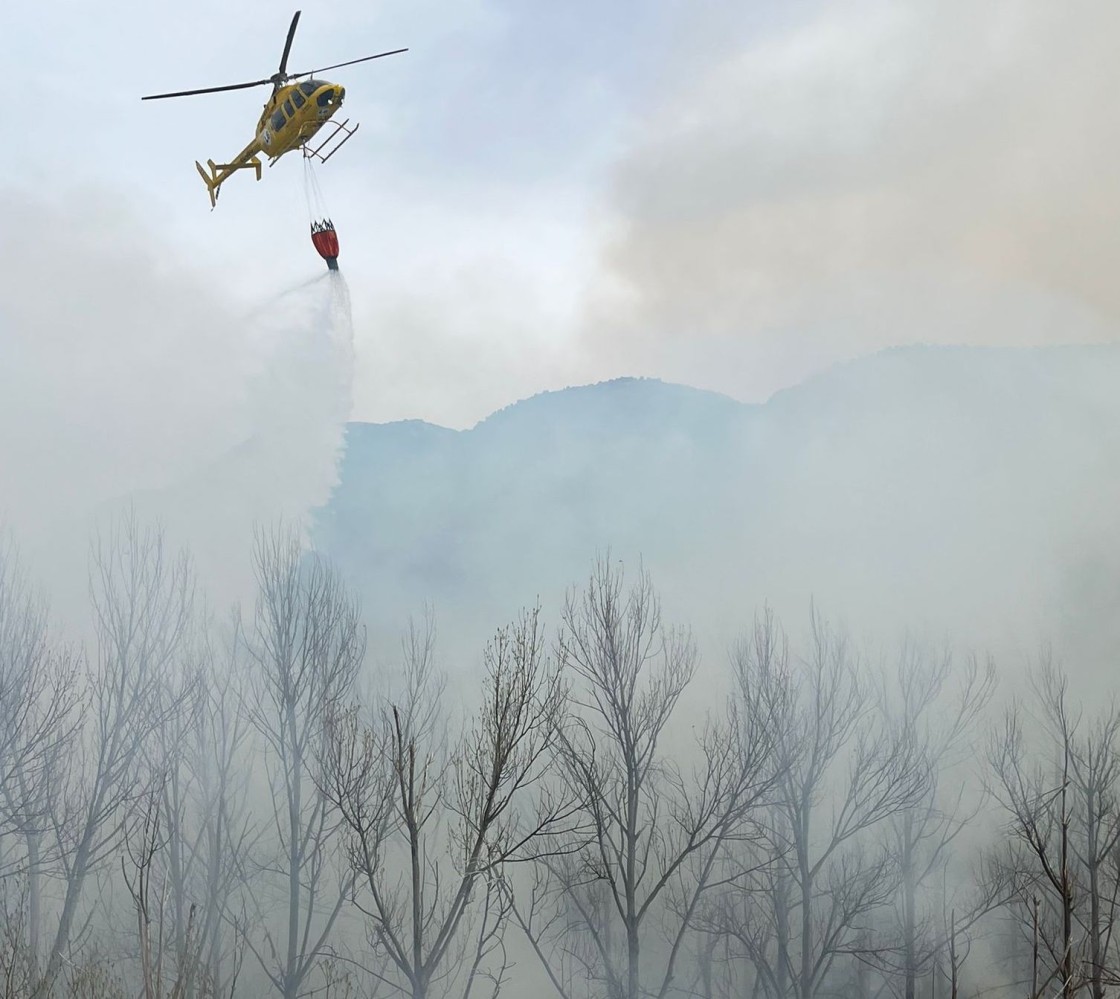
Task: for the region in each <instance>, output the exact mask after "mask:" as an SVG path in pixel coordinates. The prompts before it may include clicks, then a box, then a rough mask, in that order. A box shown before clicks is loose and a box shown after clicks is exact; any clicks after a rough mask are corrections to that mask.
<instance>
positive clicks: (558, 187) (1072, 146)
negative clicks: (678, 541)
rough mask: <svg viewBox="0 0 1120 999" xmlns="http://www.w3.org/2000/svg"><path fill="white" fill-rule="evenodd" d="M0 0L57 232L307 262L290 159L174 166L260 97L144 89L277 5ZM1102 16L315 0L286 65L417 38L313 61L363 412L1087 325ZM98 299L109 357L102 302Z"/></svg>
mask: <svg viewBox="0 0 1120 999" xmlns="http://www.w3.org/2000/svg"><path fill="white" fill-rule="evenodd" d="M740 8H743V9H740ZM0 16H2V17H3V20H4V22H6V23H4V25H3V27H4V30H3V31H2V32H0V55H2V56H3V58H4V64H5V66H6V67H7V71H8V74H9V78H10V79H12V80H16V81H19V82H18V87H19V89H20V90H21V91H22V92H23V93H26V94H33V95H34V98H33V100H34V113H33V114H31V115H28V116H26V117H24V118H22V119H21V121H20V123H19V128H18V136H17V137H15V138H14V140H13V145H12V146H11V147H10V152H11V154H12V155H10V156H9V158H8V164H7V166H6V169H5V179H4V180H3V181H2V182H0V183H2V184H3V187H4V189H5V192H6V200H7V202H8V203H9V204H11V203H12V202H13V201H14V202H19V203H23V204H25V205H28V206H32V207H33V208H34V209H35V210H36V211H39V210H43V211H45V210H46V209H47V206H52V205H53V206H56V207H57V206H59V205H65V206H68V207H66V208H64V209H62V214H64V215H67V216H69V217H70V218H72V219H73V220H74V221H73V224H74V225H75V226H77V227H79V228H81V227H82V226H85V225H87V221H88V220H87V221H83V213H84V212H85V211H86V208H85V206H86V205H88V204H90V203H96V204H103V203H105V202H108V203H110V204H111V205H115V206H116V208H115V213H116V214H117V215H118V216H119V219H120V220H122V221H121V225H122V226H123V225H125V222H124V221H123V220H126V219H127V220H128V225H130V226H132V227H133V228H132V229H121V230H120V231H114V230H113V228H112V225H111V224H108V223H105V224H103V236H104V239H105V241H106V244H107V252H109V253H114V252H116V250H117V247H116V246H113V245H112V244H116V243H119V242H121V241H129V242H132V243H138V242H140V243H143V244H144V246H145V247H146V251H145V252H147V253H150V254H152V255H153V256H156V257H158V258H159V259H160V261H161V262H162V263H163V265H164V266H166V267H167V268H169V269H172V270H176V271H178V272H179V273H180V274H181V275H182V280H183V283H184V284H190V283H192V282H195V283H197V284H198V285H200V286H202V287H204V288H206V289H208V293H209V294H212V295H213V297H214V299H215V300H216V301H221V300H223V299H225V300H228V301H230V302H234V303H238V304H239V305H241V306H242V307H244V308H252V307H255V305H256V304H258V303H259V301H261V300H264V299H266V298H267V297H268V296H269V295H270V294H272V293H274V292H276V291H277V290H279V289H282V288H285V287H287V286H289V285H290V284H291V283H293V282H297V281H299V280H301V279H303V278H305V277H307V276H308V275H310V274H311V273H313V272H314V270H315V268H316V267H318V266H319V263H318V261H317V259H316V258H315V257H314V255H313V252H312V250H311V248H310V245H309V240H308V239H307V230H306V226H307V214H308V213H307V209H306V206H305V198H304V181H303V166H302V164H301V163H300V161H299V159H298V157H296V156H290V157H288V158H286V159H283V160H281V161H279V162H278V163H277V165H276V166H275V167H274V168H272V169H271V170H269V169H267V168H266V171H265V179H264V181H262V182H261V183H260V184H256V183H255V182H254V181H253V180H252V178H251V175H249V174H245V175H242V176H239V177H237V178H235V179H234V180H233V181H232V182H231V183H230V184H229V185H228V186H227V187H226V189H225V190H224V191H223V198H222V201H221V203H220V205H219V207H218V210H217V211H215V212H213V213H211V212H210V211H209V205H208V202H207V200H206V194H205V190H204V189H203V187H202V185H201V182H200V180H199V178H198V177H197V175H196V174H195V173H194V169H193V160H194V159H196V158H199V159H203V160H205V159H206V158H207V157H215V158H216V159H218V160H219V161H221V159H222V158H223V157H224V156H228V155H230V154H232V153H233V152H234V151H236V150H237V149H240V148H241V147H242V146H243V145H244V143H245V142H246V141H247V140H248V137H249V132H250V129H251V128H252V126H253V125H254V123H255V121H256V118H257V115H258V113H259V108H260V104H261V101H262V100H263V98H264V96H265V95H266V92H265V90H264V89H263V88H262V90H260V91H259V92H258V91H242V92H235V93H227V94H219V95H211V96H205V97H197V98H190V99H181V100H173V101H163V102H158V103H157V102H145V103H141V102H140V101H139V100H138V98H139V96H140V95H141V94H142V93H151V92H157V91H163V90H170V89H180V88H187V87H194V86H208V85H217V84H221V83H226V82H239V81H241V80H245V79H254V78H260V77H263V76H266V75H268V74H269V73H271V72H272V71H273V70H274V68H275V64H276V62H277V61H278V58H279V51H280V48H281V46H282V44H283V38H284V33H285V30H286V27H287V24H288V21H289V19H290V16H291V10H289V9H288V8H287V7H282V6H280V5H277V4H275V3H265V2H263V0H248V2H245V3H240V4H236V5H231V4H218V3H216V2H210V0H204V2H202V3H199V4H193V5H190V6H187V5H181V6H178V7H171V6H170V5H164V4H142V3H139V2H122V3H119V4H114V5H113V6H112V8H105V7H100V6H96V5H90V4H77V3H73V2H60V0H46V2H44V3H41V4H34V5H33V4H20V5H9V6H8V7H7V8H6V9H5V12H4V14H3V15H0ZM1117 20H1120V15H1117V14H1116V13H1114V11H1113V9H1112V7H1110V6H1109V5H1108V4H1107V3H1104V2H1090V0H1076V2H1074V3H1071V4H1068V5H1060V6H1056V5H1054V4H1051V3H1047V2H1046V0H1015V2H1008V0H991V2H989V3H985V4H975V3H969V2H964V0H905V2H897V0H893V2H877V0H833V2H829V3H811V2H793V3H789V2H783V3H777V2H773V0H768V2H759V3H755V4H751V5H732V4H727V3H718V2H714V0H691V2H688V3H686V2H684V0H647V2H638V0H620V2H616V3H613V4H611V5H601V4H596V3H590V2H586V0H580V2H573V3H567V4H542V3H523V2H522V3H517V2H513V0H461V2H456V3H451V2H447V0H414V2H408V3H406V2H404V0H390V2H382V3H378V4H373V5H371V4H365V3H357V2H338V3H329V4H328V3H316V2H309V3H307V4H306V5H305V6H304V8H303V15H302V20H301V22H300V26H299V31H298V33H297V36H296V40H295V44H294V47H293V51H292V56H291V64H292V66H294V67H295V68H297V69H299V68H314V67H315V66H316V65H322V64H323V63H325V62H335V61H339V60H343V59H348V58H355V57H357V56H360V55H365V54H367V53H370V52H374V51H380V50H383V49H387V48H397V47H401V46H408V47H409V49H410V51H409V52H408V53H406V54H404V55H401V56H394V57H392V58H390V59H386V60H383V61H378V62H374V63H371V64H368V65H363V66H357V67H351V68H348V69H346V70H343V71H339V72H338V73H337V74H336V76H337V78H338V80H339V81H340V82H342V83H344V84H345V85H346V87H347V92H348V99H347V106H346V108H345V113H346V114H348V115H350V117H351V118H352V119H353V120H355V121H358V122H360V123H361V129H360V131H359V132H358V134H357V135H356V136H355V138H354V139H353V140H352V141H351V142H350V143H349V144H348V146H347V147H346V148H345V150H344V152H342V153H341V154H340V155H339V156H338V157H337V158H335V159H334V160H332V161H331V163H330V164H327V165H326V166H324V167H322V168H321V169H320V170H319V171H318V178H319V182H320V185H321V188H322V190H323V192H324V196H325V199H326V203H327V206H328V208H329V210H330V211H331V213H332V215H333V216H334V218H335V221H336V224H337V225H338V228H339V233H340V239H341V243H342V258H341V259H342V263H343V266H344V267H345V269H346V272H347V274H348V276H349V281H350V285H351V290H352V294H353V303H354V313H355V331H356V365H357V369H356V384H355V396H354V412H353V416H354V418H356V419H366V420H377V421H382V420H391V419H399V418H413V417H418V418H423V419H428V420H431V421H433V422H438V423H443V424H446V425H450V426H459V427H462V426H470V425H471V424H473V423H474V422H476V421H477V420H478V419H481V418H483V417H485V416H486V415H487V414H488V413H489V412H491V411H493V410H494V409H497V408H499V407H501V406H503V405H506V404H508V403H509V402H512V401H514V400H516V399H519V398H524V397H526V396H529V395H532V394H535V393H536V392H539V391H542V390H544V389H551V388H558V387H562V386H564V385H566V384H573V383H582V382H588V381H596V380H600V379H602V378H607V377H614V376H617V375H622V374H643V375H653V376H656V377H661V378H665V379H667V380H671V381H681V382H685V383H688V384H691V385H696V386H699V387H703V388H711V389H714V390H717V391H721V392H725V393H727V394H730V395H732V396H734V397H736V398H741V399H765V398H766V397H768V396H769V395H770V394H771V393H772V392H774V391H775V390H777V389H780V388H783V387H785V386H787V385H790V384H794V383H796V382H798V381H800V380H801V379H803V378H804V377H805V376H806V375H808V374H811V373H813V372H815V371H818V370H821V369H823V368H824V367H827V366H828V365H830V364H832V363H834V362H836V361H837V360H843V359H846V358H849V357H853V356H859V355H860V354H861V353H866V352H869V351H871V350H875V349H878V348H879V347H881V346H885V345H890V344H895V343H899V342H909V341H934V342H938V341H950V342H986V343H987V342H995V343H1035V342H1064V341H1069V340H1074V341H1084V340H1101V339H1111V338H1112V337H1114V336H1115V334H1116V318H1117V313H1118V311H1120V293H1118V292H1116V291H1115V289H1114V287H1113V285H1114V282H1113V281H1112V280H1111V272H1112V264H1113V261H1114V260H1115V251H1116V246H1115V242H1116V240H1117V238H1120V237H1118V236H1117V233H1118V232H1120V229H1118V228H1117V226H1116V225H1115V223H1116V221H1117V219H1116V215H1117V213H1118V209H1120V204H1118V201H1117V196H1116V194H1115V192H1114V190H1113V188H1114V187H1115V185H1114V184H1113V183H1112V177H1113V170H1112V164H1113V163H1114V162H1115V155H1116V153H1117V148H1116V147H1117V139H1118V136H1117V126H1116V123H1115V115H1114V114H1113V113H1112V94H1114V93H1115V92H1116V91H1115V86H1116V84H1117V83H1118V82H1120V80H1117V79H1116V77H1117V76H1118V74H1120V70H1118V69H1117V68H1116V67H1115V66H1114V60H1112V58H1111V54H1110V52H1109V50H1108V47H1107V46H1108V42H1107V39H1108V38H1110V37H1113V35H1112V31H1113V29H1114V28H1115V27H1116V26H1117V25H1116V21H1117ZM36 236H38V237H42V238H44V239H48V240H49V239H50V238H51V237H52V236H53V237H56V238H59V239H62V240H64V241H65V240H66V239H67V238H68V235H67V232H66V227H65V224H63V225H61V226H60V228H59V230H58V231H57V232H54V233H49V234H48V233H42V232H40V233H38V234H36ZM26 238H28V237H26V236H23V235H21V242H22V241H25V240H26ZM30 238H36V237H35V236H32V237H30ZM63 293H65V292H64V291H63ZM0 304H2V303H0ZM93 319H96V320H97V322H96V328H91V329H90V331H89V335H90V336H91V337H95V338H96V339H97V340H98V341H99V342H100V343H102V344H104V349H105V350H106V351H108V352H112V351H115V350H118V349H120V350H121V351H122V352H127V351H128V350H129V349H130V348H129V345H128V343H127V340H126V341H124V342H121V341H117V340H115V339H114V332H113V330H112V329H111V328H106V326H108V325H110V324H111V323H112V318H111V308H105V309H98V310H97V312H96V315H95V316H91V320H93ZM16 335H17V336H24V335H27V334H26V333H24V332H23V331H17V332H16Z"/></svg>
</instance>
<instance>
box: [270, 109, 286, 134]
mask: <svg viewBox="0 0 1120 999" xmlns="http://www.w3.org/2000/svg"><path fill="white" fill-rule="evenodd" d="M284 122H285V118H284V112H283V111H274V112H273V114H272V130H273V131H274V132H279V131H280V129H282V128H283V127H284Z"/></svg>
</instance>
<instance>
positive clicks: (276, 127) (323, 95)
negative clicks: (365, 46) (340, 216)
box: [140, 10, 408, 208]
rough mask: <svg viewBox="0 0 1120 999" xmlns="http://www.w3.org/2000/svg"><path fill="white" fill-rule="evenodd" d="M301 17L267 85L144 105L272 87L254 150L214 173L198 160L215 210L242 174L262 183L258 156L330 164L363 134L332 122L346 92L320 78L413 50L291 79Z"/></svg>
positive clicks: (210, 90)
mask: <svg viewBox="0 0 1120 999" xmlns="http://www.w3.org/2000/svg"><path fill="white" fill-rule="evenodd" d="M299 15H300V12H299V11H298V10H297V11H296V13H295V16H294V17H293V18H292V24H291V27H289V28H288V38H287V40H286V41H285V42H284V54H283V55H282V56H280V68H279V69H278V70H277V71H276V72H275V73H273V74H272V76H270V77H268V78H267V79H264V80H251V81H250V82H248V83H231V84H228V85H226V86H224V87H204V88H202V89H201V90H177V91H175V92H174V93H170V94H149V95H148V96H147V97H142V98H140V99H141V100H144V101H158V100H163V99H164V98H166V97H192V96H194V95H195V94H216V93H220V92H221V91H224V90H246V89H248V88H249V87H263V86H267V85H269V84H271V85H272V94H271V95H270V96H269V98H268V100H267V101H265V105H264V111H263V112H262V113H261V118H260V121H258V122H257V133H256V137H255V138H254V139H253V141H252V142H250V143H249V145H247V146H246V147H245V148H244V149H242V150H241V152H239V153H238V154H237V155H236V156H235V157H234V158H233V159H232V160H231V161H230V162H229V163H215V162H214V161H213V160H207V161H206V162H207V166H209V168H210V169H209V172H208V171H207V170H206V167H204V166H203V165H202V164H201V163H199V162H198V161H197V160H195V164H194V165H195V166H196V167H197V168H198V172H199V174H201V176H202V179H203V180H204V181H205V182H206V190H207V191H208V192H209V194H210V207H211V208H213V207H215V206H216V205H217V203H218V193H219V191H220V189H221V186H222V184H223V183H224V182H225V181H226V180H228V179H229V178H230V177H231V176H232V175H233V174H234V173H236V172H237V171H238V170H249V169H252V170H255V171H256V174H257V180H260V179H261V161H260V156H259V155H258V154H260V153H264V154H266V155H267V156H268V165H269V166H272V165H273V164H274V163H275V162H276V161H277V160H278V159H279V158H280V157H281V156H283V155H284V154H285V153H290V152H291V151H292V150H293V149H302V150H303V154H304V156H307V157H315V158H317V159H319V160H321V161H322V162H324V163H325V162H326V161H327V160H328V159H330V158H331V157H332V156H333V155H334V154H335V153H336V152H338V150H339V149H340V148H341V147H342V146H343V144H344V143H345V142H346V141H347V140H348V139H349V138H350V137H351V136H352V135H353V134H354V133H355V132H356V131H357V130H358V126H357V125H353V126H351V125H350V120H349V119H347V120H345V121H341V122H338V121H331V117H332V116H333V115H334V113H335V112H336V111H337V110H338V109H339V108H340V107H342V101H343V99H344V98H345V96H346V89H345V88H344V87H341V86H339V85H338V84H337V83H330V82H328V81H327V80H319V79H316V78H315V74H317V73H325V72H327V70H331V69H339V68H340V67H342V66H353V65H355V64H356V63H359V62H369V61H370V60H371V59H381V58H384V57H385V56H391V55H397V54H398V53H401V52H407V51H408V49H393V50H392V51H391V52H378V53H377V54H376V55H370V56H363V57H362V58H361V59H350V60H349V61H347V62H337V63H335V64H334V65H333V66H324V67H323V68H322V69H313V70H309V71H308V72H304V73H289V72H288V71H287V68H288V53H289V52H290V51H291V49H292V39H293V38H294V37H295V34H296V25H297V24H299ZM304 77H308V79H306V80H304V79H303V78H304ZM296 80H302V82H300V83H296V82H289V81H296ZM328 122H330V125H331V131H330V133H329V134H327V135H326V137H325V138H323V139H322V140H321V141H320V142H319V143H318V144H317V145H316V146H314V147H312V146H311V145H310V140H311V139H312V138H313V137H314V136H316V135H317V133H318V132H319V130H320V129H321V128H322V127H323V126H324V125H326V124H327V123H328Z"/></svg>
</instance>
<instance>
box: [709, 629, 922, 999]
mask: <svg viewBox="0 0 1120 999" xmlns="http://www.w3.org/2000/svg"><path fill="white" fill-rule="evenodd" d="M735 668H736V672H737V675H738V677H739V681H740V683H741V684H742V685H744V686H748V685H751V684H758V683H760V682H763V683H764V682H767V678H769V677H774V676H777V677H784V678H785V680H784V682H785V683H786V685H787V689H788V691H789V694H788V696H789V704H790V710H789V713H788V715H787V717H786V721H785V723H784V724H783V725H782V726H781V728H780V731H779V734H778V737H777V740H776V746H775V754H776V758H777V762H778V772H779V775H780V777H779V786H778V791H777V800H776V802H775V804H774V805H773V806H772V807H771V809H770V811H769V816H768V818H767V820H766V823H765V828H766V831H767V833H768V840H769V847H768V850H767V851H766V852H765V853H764V854H763V855H761V856H759V855H757V854H756V855H755V861H754V863H753V865H752V864H751V863H750V862H749V861H744V862H743V866H744V868H746V869H747V870H748V875H749V876H747V877H745V878H744V879H743V880H742V881H740V882H739V883H738V884H737V886H736V890H734V891H730V892H728V893H725V895H724V897H723V901H724V904H725V906H726V908H725V910H724V918H723V922H722V931H723V932H725V933H727V934H730V935H732V936H733V937H734V938H735V939H736V940H737V942H738V943H739V945H740V946H741V947H742V948H743V950H744V952H745V954H746V956H747V957H748V959H749V960H750V961H751V962H752V963H753V964H754V965H755V968H756V972H757V976H758V981H759V984H760V986H761V988H762V989H763V991H764V992H765V994H767V995H769V996H773V997H784V996H786V995H788V994H790V993H792V994H794V995H796V996H798V997H799V999H812V997H813V996H816V995H817V994H818V993H819V991H820V990H821V988H822V986H823V985H824V984H825V982H826V981H827V980H828V978H829V975H830V974H831V973H832V972H833V970H834V964H835V962H836V961H837V959H838V958H840V957H842V956H846V955H856V956H857V957H861V958H866V957H867V956H868V954H869V952H870V951H871V950H872V949H873V944H872V943H871V942H870V941H869V937H868V933H867V923H868V921H869V917H870V914H872V913H873V912H875V911H876V910H878V909H880V908H881V907H883V906H884V905H885V904H886V903H887V902H889V901H890V900H891V899H892V898H893V897H894V894H895V892H896V890H897V888H898V885H899V871H898V867H897V865H896V864H895V863H894V861H893V858H892V856H891V854H890V852H889V851H888V850H886V849H884V848H881V847H880V846H879V845H878V844H877V842H876V840H875V837H874V834H875V833H877V832H879V831H880V830H881V828H882V827H883V824H884V823H886V822H887V820H889V819H890V818H892V817H893V816H898V815H901V814H903V813H905V812H906V811H907V810H909V809H912V808H914V807H916V806H917V805H918V804H919V803H920V802H922V801H923V800H925V798H926V796H927V794H928V789H929V767H928V761H927V760H926V758H925V755H924V753H923V752H922V751H921V747H919V746H918V745H917V744H916V743H915V740H914V739H913V738H912V735H911V734H910V733H908V732H907V731H906V730H905V727H903V726H898V725H894V726H892V725H890V724H888V722H887V720H886V719H885V717H884V713H883V712H882V711H881V710H880V708H881V704H880V703H878V702H877V698H876V697H875V696H874V691H873V690H872V689H870V688H869V686H868V684H867V683H866V681H865V680H864V679H863V678H862V677H861V676H860V673H859V668H858V660H857V657H856V655H855V653H854V652H853V650H852V649H851V648H850V646H849V643H848V641H847V639H846V638H845V637H844V636H843V635H842V634H840V633H838V632H836V631H835V630H833V629H832V628H831V627H830V626H829V625H828V624H827V623H826V622H825V621H824V619H823V618H821V617H820V615H819V614H818V613H817V612H816V611H815V609H814V610H813V611H812V613H811V616H810V633H809V647H808V649H807V651H806V653H805V654H804V655H803V656H801V657H799V658H798V659H797V660H796V661H795V662H794V661H791V656H790V654H789V647H788V641H787V639H786V637H785V635H784V633H783V632H782V630H781V628H780V626H778V625H777V624H776V622H775V621H774V618H773V615H772V613H771V612H769V611H766V612H765V613H764V614H763V615H762V616H761V617H760V618H758V619H757V620H756V622H755V627H754V631H753V634H752V635H751V637H750V638H749V639H748V640H746V641H744V642H743V643H742V644H741V645H740V647H739V649H738V650H737V653H736V655H735ZM766 853H768V854H769V856H766ZM752 868H753V870H752Z"/></svg>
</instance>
